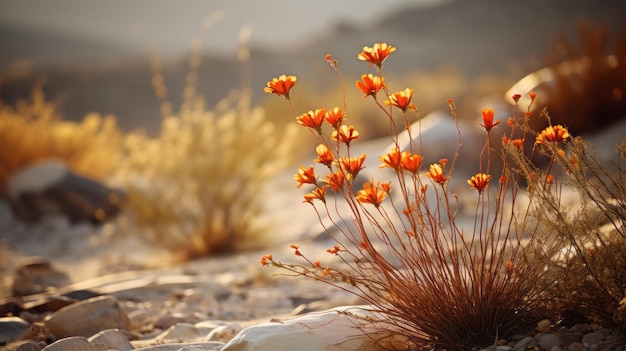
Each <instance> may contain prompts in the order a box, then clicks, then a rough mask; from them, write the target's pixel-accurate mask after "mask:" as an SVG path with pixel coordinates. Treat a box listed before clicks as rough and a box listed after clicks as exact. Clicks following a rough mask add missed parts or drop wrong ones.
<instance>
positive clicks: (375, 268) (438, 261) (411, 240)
mask: <svg viewBox="0 0 626 351" xmlns="http://www.w3.org/2000/svg"><path fill="white" fill-rule="evenodd" d="M394 51H395V48H394V47H392V46H390V45H387V44H385V43H376V44H374V46H373V47H364V48H363V51H362V52H361V53H360V54H359V55H358V58H359V59H360V60H363V61H366V62H368V63H369V64H370V66H374V67H375V68H376V69H377V75H373V74H363V75H362V77H361V79H360V80H358V81H356V86H357V88H358V89H359V91H361V92H362V93H363V98H364V99H365V98H367V99H370V100H372V102H373V105H374V107H375V108H376V109H377V110H378V111H379V112H381V113H382V115H384V116H385V117H386V118H387V120H388V125H389V127H388V130H389V133H390V134H389V135H390V143H391V145H392V147H391V150H390V151H388V152H387V153H385V154H383V155H382V156H381V157H380V160H381V162H382V164H381V167H382V168H385V169H389V170H390V173H389V174H390V177H391V178H392V179H393V181H379V180H375V179H371V180H370V181H369V182H366V183H365V184H364V185H363V187H362V188H360V189H359V188H358V187H357V182H356V180H357V177H359V176H361V175H362V174H363V173H364V172H362V170H363V163H364V161H365V159H366V157H367V155H365V154H363V155H354V154H353V153H352V152H351V150H352V145H353V143H354V142H356V141H357V140H358V139H359V132H358V131H357V129H356V128H355V127H353V126H351V125H348V124H347V123H346V121H347V117H346V113H345V110H346V106H345V104H344V105H343V106H341V107H334V108H330V109H327V110H326V109H317V110H311V111H309V112H306V113H302V114H299V113H297V111H296V109H295V108H294V105H293V103H292V101H291V96H290V89H291V87H292V86H293V84H295V82H296V79H295V77H291V76H281V77H278V78H275V79H273V80H272V81H269V82H268V84H267V87H266V88H265V90H266V91H267V92H270V93H273V94H276V95H279V96H284V97H285V98H286V100H287V102H288V104H289V106H290V107H291V109H292V112H293V113H294V114H295V115H296V116H297V117H296V122H297V123H298V124H299V125H301V126H304V127H306V128H307V129H308V130H309V131H310V132H311V133H312V134H313V136H314V137H315V138H316V140H317V141H318V143H319V146H317V148H316V154H317V159H316V160H315V162H316V163H317V165H313V166H308V167H307V166H302V167H300V169H299V170H298V173H296V174H295V176H294V179H295V180H296V182H297V183H298V187H301V186H306V187H312V190H311V191H310V192H308V193H307V194H306V195H305V196H304V202H306V203H308V204H310V205H312V207H313V209H314V210H315V212H316V213H317V215H318V218H319V219H320V222H321V224H322V225H323V226H324V228H325V229H326V232H327V233H328V235H329V237H330V238H331V239H332V240H333V241H334V242H335V244H336V245H334V246H333V247H332V248H328V250H327V253H328V254H330V255H331V256H330V257H328V258H327V259H323V260H316V259H313V258H310V257H309V256H308V255H305V253H304V252H305V250H304V248H301V247H300V246H298V245H293V246H292V248H293V249H294V251H295V255H296V256H298V257H299V258H300V259H302V260H303V261H301V262H299V263H288V262H283V261H281V260H280V259H278V258H275V257H274V256H273V255H271V254H270V255H266V256H264V257H263V258H261V264H262V265H265V266H275V267H279V268H281V269H283V270H286V271H288V272H292V273H293V274H295V275H298V276H305V277H308V278H312V279H315V280H319V281H322V282H324V283H328V284H331V285H333V286H336V287H338V288H340V289H344V290H347V291H350V292H352V293H354V294H356V295H358V296H359V297H360V298H362V299H363V300H364V301H366V302H368V303H370V304H371V305H372V306H374V307H373V311H375V312H377V313H379V314H380V318H381V320H382V321H384V322H385V323H387V325H388V327H389V328H388V330H387V333H388V335H389V336H390V339H388V340H384V339H381V340H379V341H380V343H381V345H383V346H387V347H390V348H393V349H399V348H403V349H404V348H405V349H433V348H434V349H448V350H460V349H463V350H464V349H471V348H472V347H475V346H485V345H492V344H494V342H495V341H496V340H498V339H501V338H508V337H510V336H512V335H513V334H514V333H519V332H527V331H529V330H530V325H532V324H533V322H536V319H537V318H538V317H539V316H540V315H541V314H542V311H540V310H539V307H540V306H541V302H542V299H543V298H544V296H543V294H544V291H543V290H542V289H541V288H539V287H538V285H537V284H536V282H537V278H538V277H541V276H542V275H543V274H544V266H545V262H542V261H541V260H538V259H535V258H536V257H543V256H546V255H547V253H548V252H551V251H553V249H552V246H551V245H549V243H548V244H546V243H547V241H546V238H545V237H544V235H546V232H545V231H543V230H541V227H540V226H539V223H538V222H537V221H535V220H534V219H533V218H532V217H530V216H529V215H528V212H527V209H528V208H529V207H532V201H530V202H526V204H522V205H520V203H517V202H516V198H517V196H518V193H519V191H520V182H521V181H522V179H523V174H522V173H521V172H519V171H516V170H514V169H510V167H507V166H506V165H508V164H510V163H511V162H512V158H511V156H510V154H522V153H523V149H524V148H523V144H524V140H525V136H526V132H525V130H526V128H527V125H528V117H529V116H530V114H531V113H530V111H527V112H526V114H524V115H523V116H522V117H517V116H513V117H512V118H511V119H509V121H508V125H509V126H510V133H509V134H507V135H506V136H505V137H504V138H503V144H504V147H503V148H502V150H503V152H504V154H503V160H502V162H503V163H504V164H505V167H504V171H503V172H502V174H500V175H498V176H497V177H496V176H495V175H492V174H491V172H492V169H491V166H492V165H491V160H492V159H494V158H498V157H499V156H500V155H499V154H497V153H495V152H494V151H492V146H491V144H492V142H493V141H492V139H493V138H494V134H495V132H494V130H495V129H494V128H495V127H496V126H497V125H498V124H499V121H495V120H494V111H493V110H492V109H484V110H483V111H482V124H481V125H482V127H483V129H484V130H485V144H484V150H483V153H482V154H481V155H480V158H479V159H476V160H473V161H472V160H467V159H464V160H463V162H475V165H476V166H475V167H476V168H475V169H476V172H477V173H476V174H475V175H474V176H472V177H471V178H470V179H468V180H467V184H468V185H469V187H470V188H472V191H474V192H475V200H474V201H475V202H474V207H473V210H472V214H473V217H474V219H475V220H474V222H473V223H472V224H469V225H467V224H463V223H459V222H457V219H458V218H457V214H458V213H459V212H460V211H462V209H461V206H460V205H459V200H458V195H457V194H454V193H452V192H451V191H450V189H449V184H450V183H451V182H453V181H455V179H454V177H453V175H452V173H453V170H454V168H455V166H456V165H457V162H458V161H459V160H460V158H459V155H460V153H459V148H460V145H461V135H460V132H457V135H455V136H454V135H453V136H451V138H456V139H457V145H458V148H457V152H456V153H455V154H454V155H450V159H449V160H448V159H442V160H440V161H439V162H438V163H434V164H431V165H429V166H428V167H427V169H426V170H424V168H425V167H424V166H423V165H422V164H421V163H422V160H423V155H424V153H427V152H428V145H421V142H420V130H419V121H418V122H417V128H412V127H411V126H410V125H411V123H410V118H411V116H413V114H414V112H416V107H415V106H414V104H413V103H412V97H413V89H409V88H407V89H405V90H402V91H399V92H396V93H393V94H390V93H389V91H388V90H387V81H386V80H385V77H384V76H383V74H382V66H383V62H384V61H385V60H386V58H387V57H388V56H389V55H390V54H391V53H393V52H394ZM326 60H327V61H328V63H329V64H330V65H331V67H332V68H334V69H335V70H337V71H338V63H337V61H336V60H335V59H333V57H332V56H331V55H328V56H327V57H326ZM339 76H340V78H341V79H343V78H342V76H341V74H339ZM381 95H382V96H384V98H385V99H386V100H383V102H381ZM533 96H534V95H533ZM513 98H514V100H515V101H518V100H519V95H516V96H514V97H513ZM344 101H345V99H344ZM448 104H449V106H450V110H451V113H452V115H453V117H454V118H455V119H456V118H457V110H456V106H455V104H454V102H453V101H452V100H449V101H448ZM396 109H398V110H400V112H401V115H400V120H401V121H402V122H403V124H404V126H398V125H396V118H395V117H396V116H395V115H394V111H396ZM519 131H521V134H520V132H519ZM403 134H404V136H408V138H402V136H403ZM401 140H408V141H407V142H402V141H401ZM496 140H497V141H499V139H496ZM320 169H322V170H324V171H325V173H326V176H325V177H321V180H320V177H319V176H318V174H319V172H320ZM495 179H497V181H496V182H494V180H495ZM494 183H496V184H495V186H493V184H494ZM490 184H492V186H491V187H490ZM392 188H393V189H397V190H394V191H392ZM393 335H400V336H402V337H403V338H404V339H402V341H403V344H402V345H400V346H399V344H398V343H397V341H398V340H397V339H396V338H393ZM391 339H393V341H390V340H391Z"/></svg>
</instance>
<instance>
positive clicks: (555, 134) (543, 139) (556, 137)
mask: <svg viewBox="0 0 626 351" xmlns="http://www.w3.org/2000/svg"><path fill="white" fill-rule="evenodd" d="M569 137H570V134H569V132H568V131H567V128H565V127H563V126H562V125H556V126H548V127H547V128H546V129H544V130H542V131H541V133H539V135H537V138H536V139H535V144H544V145H545V144H549V143H553V142H557V143H558V142H561V141H565V140H567V138H569Z"/></svg>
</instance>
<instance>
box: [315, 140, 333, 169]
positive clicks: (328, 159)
mask: <svg viewBox="0 0 626 351" xmlns="http://www.w3.org/2000/svg"><path fill="white" fill-rule="evenodd" d="M315 152H316V153H317V158H316V159H315V162H317V163H321V164H323V165H325V166H327V167H330V165H331V164H332V163H333V161H334V160H335V155H333V153H332V151H330V149H329V148H328V146H326V144H319V145H317V147H316V148H315Z"/></svg>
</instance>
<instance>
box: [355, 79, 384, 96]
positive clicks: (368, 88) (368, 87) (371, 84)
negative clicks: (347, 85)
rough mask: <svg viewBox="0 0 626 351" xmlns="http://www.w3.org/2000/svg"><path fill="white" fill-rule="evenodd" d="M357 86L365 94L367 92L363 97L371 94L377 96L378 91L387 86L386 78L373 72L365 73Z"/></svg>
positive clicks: (357, 82)
mask: <svg viewBox="0 0 626 351" xmlns="http://www.w3.org/2000/svg"><path fill="white" fill-rule="evenodd" d="M356 87H357V88H359V89H361V91H362V92H363V94H365V95H364V96H363V98H366V97H367V96H369V95H372V96H373V97H376V93H378V92H379V91H380V90H381V89H382V88H383V87H385V78H384V77H379V76H374V75H371V74H364V75H362V76H361V80H357V81H356Z"/></svg>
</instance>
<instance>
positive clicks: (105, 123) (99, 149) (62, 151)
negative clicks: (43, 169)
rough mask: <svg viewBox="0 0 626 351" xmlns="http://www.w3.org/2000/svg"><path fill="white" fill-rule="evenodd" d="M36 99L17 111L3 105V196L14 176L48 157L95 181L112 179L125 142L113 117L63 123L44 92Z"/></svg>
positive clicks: (0, 166) (0, 174) (0, 119)
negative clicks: (11, 177) (25, 167)
mask: <svg viewBox="0 0 626 351" xmlns="http://www.w3.org/2000/svg"><path fill="white" fill-rule="evenodd" d="M32 94H33V95H32V100H31V101H21V102H19V103H18V104H17V105H16V106H14V107H12V106H8V105H4V104H0V143H1V146H0V189H1V190H0V194H2V193H3V192H4V191H6V186H7V182H8V180H9V178H10V176H11V174H13V173H14V172H16V171H18V170H19V169H20V168H22V167H24V166H27V165H29V164H31V163H33V162H36V161H38V160H42V159H46V158H57V159H60V160H62V161H64V162H65V163H67V165H68V166H69V167H70V168H72V169H73V170H74V171H76V172H79V173H81V174H84V175H88V176H91V177H93V178H96V179H101V180H103V179H105V178H107V177H108V176H109V175H111V174H112V173H113V169H114V168H115V166H116V165H117V163H118V161H119V157H120V149H119V145H120V141H121V139H122V132H121V131H120V130H119V129H118V127H117V123H116V121H115V118H114V117H113V116H106V117H102V116H100V115H98V114H96V113H93V114H89V115H87V116H85V118H84V119H83V120H82V121H81V122H79V123H76V122H71V121H65V120H63V119H62V118H61V116H60V115H59V114H58V113H57V110H56V104H55V103H52V102H48V101H46V100H45V97H44V95H43V92H42V90H41V89H40V88H38V87H35V88H34V89H33V93H32Z"/></svg>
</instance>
